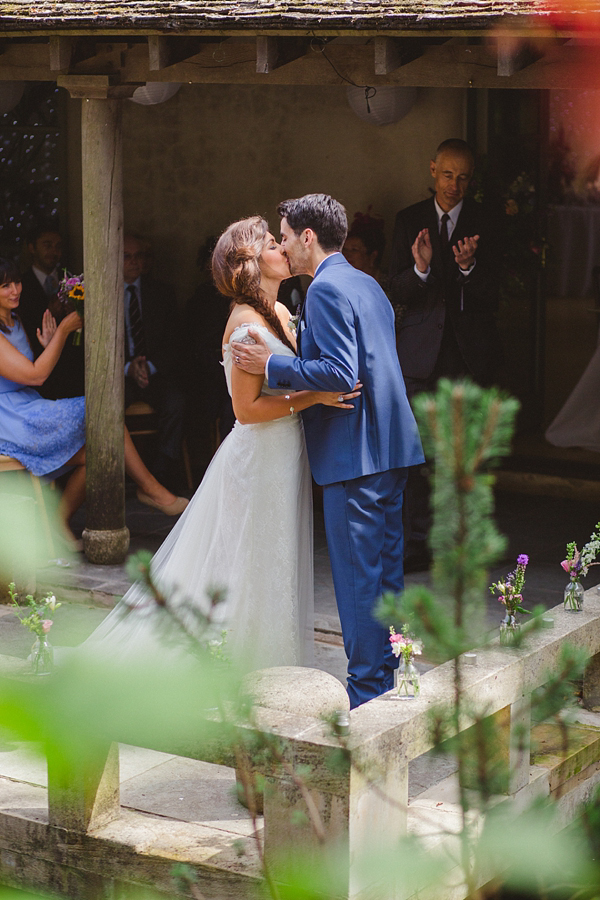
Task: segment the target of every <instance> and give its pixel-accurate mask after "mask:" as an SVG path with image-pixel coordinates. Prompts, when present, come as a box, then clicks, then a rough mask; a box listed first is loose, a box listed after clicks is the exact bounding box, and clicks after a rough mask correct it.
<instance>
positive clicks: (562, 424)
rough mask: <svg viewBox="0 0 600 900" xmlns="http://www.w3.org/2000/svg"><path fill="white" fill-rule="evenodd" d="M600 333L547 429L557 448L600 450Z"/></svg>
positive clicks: (547, 436) (550, 439)
mask: <svg viewBox="0 0 600 900" xmlns="http://www.w3.org/2000/svg"><path fill="white" fill-rule="evenodd" d="M599 398H600V335H599V342H598V347H597V348H596V351H595V353H594V355H593V356H592V358H591V359H590V361H589V363H588V365H587V368H586V370H585V372H584V373H583V375H582V376H581V378H580V379H579V381H578V382H577V384H576V385H575V387H574V388H573V391H572V392H571V394H570V395H569V397H568V398H567V400H566V402H565V403H564V405H563V407H562V408H561V410H560V412H559V413H558V415H557V416H556V417H555V419H554V420H553V421H552V423H551V424H550V425H549V426H548V428H547V430H546V435H545V436H546V440H547V441H548V442H549V443H550V444H554V446H555V447H582V448H583V449H584V450H593V451H595V452H596V453H600V402H599Z"/></svg>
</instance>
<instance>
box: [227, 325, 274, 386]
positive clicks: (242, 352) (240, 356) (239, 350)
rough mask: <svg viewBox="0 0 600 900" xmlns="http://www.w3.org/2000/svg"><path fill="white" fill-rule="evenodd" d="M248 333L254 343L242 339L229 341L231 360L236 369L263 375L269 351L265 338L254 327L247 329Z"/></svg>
mask: <svg viewBox="0 0 600 900" xmlns="http://www.w3.org/2000/svg"><path fill="white" fill-rule="evenodd" d="M248 335H249V336H250V337H251V338H253V339H254V341H255V343H254V344H247V343H246V342H242V341H232V342H231V352H232V354H233V362H234V363H235V365H236V366H237V367H238V369H243V370H244V372H249V373H250V375H263V374H264V371H265V366H266V364H267V360H268V358H269V356H270V355H271V351H270V350H269V348H268V346H267V342H266V341H265V339H264V338H263V337H262V336H261V335H260V334H259V333H258V331H256V330H255V329H254V328H249V329H248Z"/></svg>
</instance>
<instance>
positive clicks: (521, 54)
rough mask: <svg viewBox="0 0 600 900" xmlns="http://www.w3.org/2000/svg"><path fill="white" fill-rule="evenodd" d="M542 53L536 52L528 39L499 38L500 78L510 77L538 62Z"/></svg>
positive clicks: (498, 71) (498, 70)
mask: <svg viewBox="0 0 600 900" xmlns="http://www.w3.org/2000/svg"><path fill="white" fill-rule="evenodd" d="M541 55H542V54H541V53H539V52H537V53H536V52H534V50H533V49H532V47H531V45H530V44H529V42H528V41H524V40H522V39H520V38H513V37H504V36H502V37H499V38H498V68H497V74H498V76H499V77H500V78H510V77H511V76H512V75H515V74H516V73H517V72H520V71H521V70H522V69H525V68H526V67H527V66H530V65H531V64H532V63H534V62H536V61H537V60H538V59H539V58H540V56H541Z"/></svg>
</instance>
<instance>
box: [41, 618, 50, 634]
mask: <svg viewBox="0 0 600 900" xmlns="http://www.w3.org/2000/svg"><path fill="white" fill-rule="evenodd" d="M51 628H52V619H43V620H42V631H43V632H44V634H48V632H49V631H50V629H51Z"/></svg>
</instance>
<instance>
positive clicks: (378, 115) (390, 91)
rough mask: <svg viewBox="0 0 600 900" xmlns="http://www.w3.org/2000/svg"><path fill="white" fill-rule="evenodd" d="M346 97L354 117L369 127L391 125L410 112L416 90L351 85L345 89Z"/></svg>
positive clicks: (399, 87)
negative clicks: (367, 87)
mask: <svg viewBox="0 0 600 900" xmlns="http://www.w3.org/2000/svg"><path fill="white" fill-rule="evenodd" d="M366 90H367V91H368V99H367V95H366V93H365V91H366ZM373 90H375V93H373ZM346 96H347V97H348V103H349V104H350V106H351V107H352V109H353V110H354V112H355V113H356V115H357V116H359V117H360V118H361V119H364V121H365V122H370V123H371V125H391V124H392V122H399V121H400V119H402V118H403V117H404V116H405V115H406V114H407V113H408V112H410V110H411V109H412V107H413V105H414V102H415V100H416V98H417V89H416V88H415V87H402V86H400V85H395V84H384V85H382V86H381V87H378V88H375V89H374V88H369V89H365V88H364V87H355V86H354V85H352V86H350V87H347V88H346Z"/></svg>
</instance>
